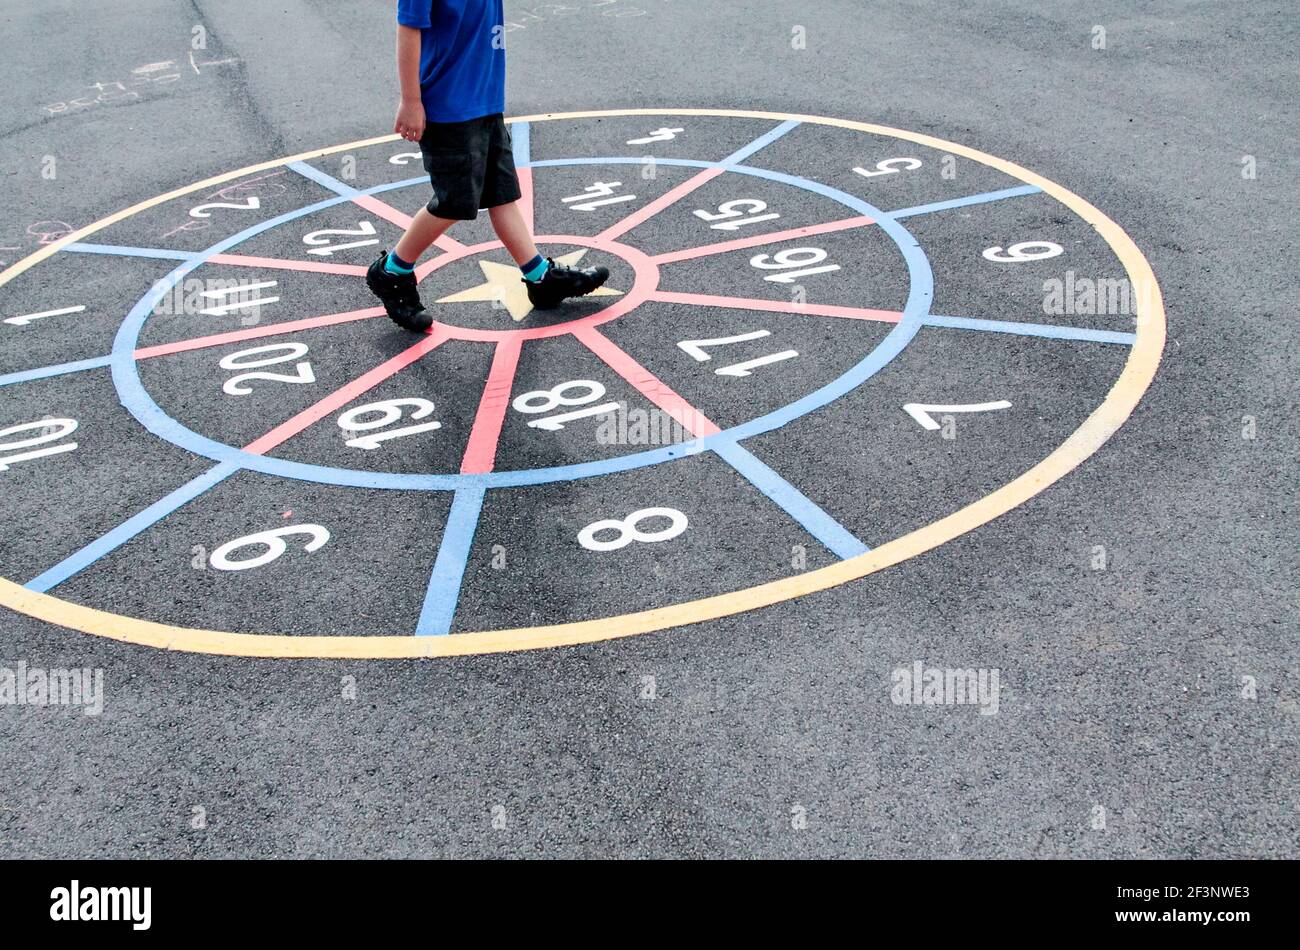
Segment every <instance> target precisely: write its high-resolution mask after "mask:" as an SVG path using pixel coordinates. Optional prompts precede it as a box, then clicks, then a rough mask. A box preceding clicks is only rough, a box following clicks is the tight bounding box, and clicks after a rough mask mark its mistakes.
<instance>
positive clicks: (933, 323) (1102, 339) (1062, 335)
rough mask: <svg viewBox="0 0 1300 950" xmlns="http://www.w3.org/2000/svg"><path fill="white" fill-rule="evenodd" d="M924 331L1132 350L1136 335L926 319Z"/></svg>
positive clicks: (1007, 322) (964, 319)
mask: <svg viewBox="0 0 1300 950" xmlns="http://www.w3.org/2000/svg"><path fill="white" fill-rule="evenodd" d="M924 322H925V325H926V326H927V327H952V328H954V329H957V330H988V331H991V332H993V333H1015V334H1019V335H1020V336H1042V337H1048V338H1049V339H1053V340H1090V341H1092V342H1093V343H1124V344H1127V345H1129V346H1132V345H1133V343H1134V342H1136V340H1137V334H1136V333H1123V332H1121V331H1119V330H1093V329H1089V328H1088V327H1058V326H1052V325H1051V324H1048V323H1018V322H1016V321H1014V320H977V319H974V318H972V317H940V316H933V315H932V316H929V317H926V318H925V321H924Z"/></svg>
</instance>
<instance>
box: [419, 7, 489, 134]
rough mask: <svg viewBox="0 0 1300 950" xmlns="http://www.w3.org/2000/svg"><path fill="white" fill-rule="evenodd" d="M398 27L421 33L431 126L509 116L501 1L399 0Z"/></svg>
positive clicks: (424, 94)
mask: <svg viewBox="0 0 1300 950" xmlns="http://www.w3.org/2000/svg"><path fill="white" fill-rule="evenodd" d="M397 22H398V23H400V24H402V26H410V27H414V28H416V29H418V30H419V31H420V97H421V98H422V99H423V100H424V112H425V116H426V117H427V118H428V120H429V121H430V122H462V121H464V120H465V119H477V118H478V117H479V116H484V115H494V114H495V113H498V112H505V111H506V50H505V42H504V37H505V30H504V24H505V13H504V12H503V11H502V7H501V0H397Z"/></svg>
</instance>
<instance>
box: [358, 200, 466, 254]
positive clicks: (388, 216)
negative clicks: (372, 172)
mask: <svg viewBox="0 0 1300 950" xmlns="http://www.w3.org/2000/svg"><path fill="white" fill-rule="evenodd" d="M352 203H353V204H355V205H356V206H357V207H359V208H365V209H366V210H367V211H369V212H370V213H371V214H373V215H375V216H376V217H380V218H383V219H384V220H385V221H391V222H392V223H393V224H395V225H397V226H398V227H399V228H401V229H402V230H403V231H405V230H406V229H407V228H409V227H410V226H411V216H410V215H409V214H406V213H405V212H402V211H398V210H397V209H396V208H394V207H393V206H392V205H390V204H389V203H388V202H386V201H380V200H379V199H378V198H376V197H375V196H374V195H357V196H356V197H355V198H353V199H352ZM433 243H434V246H436V247H439V248H441V249H442V250H444V251H455V250H460V249H462V248H464V246H465V245H463V244H461V243H460V241H457V240H456V239H455V238H453V237H448V236H447V235H445V234H444V235H442V236H441V237H439V238H438V240H436V241H434V242H433Z"/></svg>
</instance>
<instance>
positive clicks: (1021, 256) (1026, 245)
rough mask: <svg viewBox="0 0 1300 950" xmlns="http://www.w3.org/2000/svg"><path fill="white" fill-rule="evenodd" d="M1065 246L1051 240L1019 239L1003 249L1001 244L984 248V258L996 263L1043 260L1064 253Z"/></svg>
mask: <svg viewBox="0 0 1300 950" xmlns="http://www.w3.org/2000/svg"><path fill="white" fill-rule="evenodd" d="M1064 253H1065V248H1063V247H1061V245H1059V244H1055V243H1053V242H1052V241H1021V242H1020V243H1019V244H1012V245H1011V246H1010V247H1009V248H1007V249H1006V250H1005V251H1003V249H1002V246H1001V245H998V246H996V247H990V248H985V250H984V259H985V260H986V261H994V262H996V263H998V264H1015V263H1019V262H1020V261H1045V260H1047V258H1049V257H1055V256H1056V255H1058V254H1064Z"/></svg>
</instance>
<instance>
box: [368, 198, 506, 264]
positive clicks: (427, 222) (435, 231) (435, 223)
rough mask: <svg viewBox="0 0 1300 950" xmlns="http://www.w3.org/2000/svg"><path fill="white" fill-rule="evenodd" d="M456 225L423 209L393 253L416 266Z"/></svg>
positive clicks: (412, 220)
mask: <svg viewBox="0 0 1300 950" xmlns="http://www.w3.org/2000/svg"><path fill="white" fill-rule="evenodd" d="M521 220H522V219H521ZM455 223H456V222H455V221H453V220H451V219H450V218H439V217H437V216H436V215H432V214H430V213H429V209H428V208H421V209H420V210H419V211H417V212H416V213H415V217H414V218H412V219H411V226H410V227H409V228H407V229H406V233H405V234H403V235H402V239H401V240H400V241H398V242H397V246H396V247H395V248H393V253H394V254H396V255H397V256H398V257H399V258H401V259H402V260H404V261H406V262H407V263H408V264H414V263H415V262H416V261H418V260H419V259H420V255H421V254H423V253H424V252H425V251H427V250H428V249H429V247H430V246H431V245H432V244H433V242H434V241H436V240H438V238H440V237H442V236H443V235H444V234H446V233H447V229H448V228H450V227H451V226H452V225H453V224H455Z"/></svg>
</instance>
